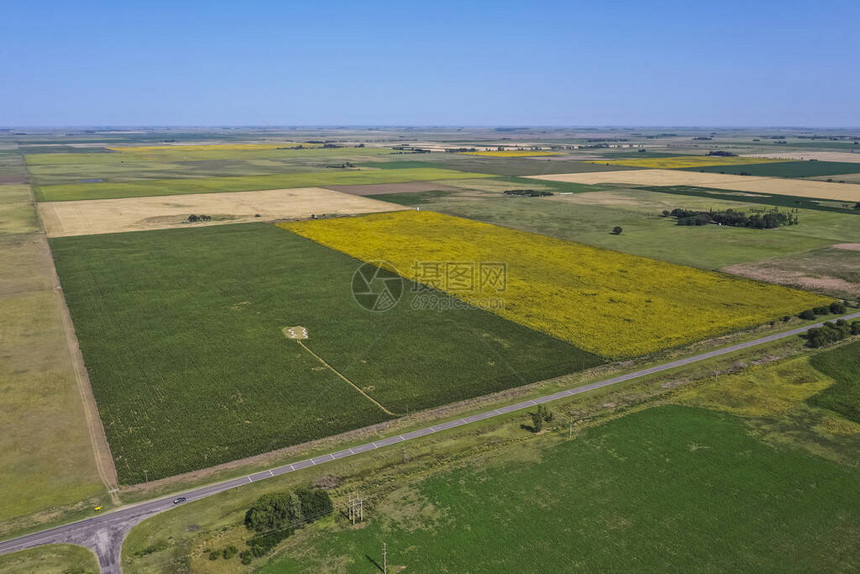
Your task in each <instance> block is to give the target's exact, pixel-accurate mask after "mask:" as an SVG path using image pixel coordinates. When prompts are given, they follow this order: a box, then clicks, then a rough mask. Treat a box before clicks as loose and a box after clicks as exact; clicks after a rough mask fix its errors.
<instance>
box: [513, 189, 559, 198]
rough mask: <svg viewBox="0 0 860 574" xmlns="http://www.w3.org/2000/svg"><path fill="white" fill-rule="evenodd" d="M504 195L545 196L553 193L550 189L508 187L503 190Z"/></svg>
mask: <svg viewBox="0 0 860 574" xmlns="http://www.w3.org/2000/svg"><path fill="white" fill-rule="evenodd" d="M505 195H521V196H523V197H546V196H548V195H554V194H553V192H551V191H539V190H536V189H508V190H505Z"/></svg>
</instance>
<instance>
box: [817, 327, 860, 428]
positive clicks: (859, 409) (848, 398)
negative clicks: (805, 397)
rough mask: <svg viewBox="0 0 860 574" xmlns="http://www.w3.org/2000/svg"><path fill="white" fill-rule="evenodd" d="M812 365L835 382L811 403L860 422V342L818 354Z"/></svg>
mask: <svg viewBox="0 0 860 574" xmlns="http://www.w3.org/2000/svg"><path fill="white" fill-rule="evenodd" d="M812 365H813V366H814V367H815V368H816V369H818V370H819V371H821V372H822V373H824V374H826V375H828V376H829V377H832V378H833V380H834V381H836V382H835V383H834V384H833V385H832V386H829V387H827V388H826V389H824V390H822V391H821V392H820V393H818V394H816V395H815V396H813V397H810V399H809V403H810V404H812V405H815V406H817V407H821V408H824V409H828V410H831V411H833V412H835V413H838V414H840V415H842V416H843V417H845V418H846V419H848V420H851V421H854V422H855V423H860V341H856V342H854V343H849V344H847V345H843V346H840V347H838V348H836V349H832V350H830V351H825V352H823V353H820V354H817V355H815V356H814V357H813V358H812Z"/></svg>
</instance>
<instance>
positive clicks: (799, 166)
mask: <svg viewBox="0 0 860 574" xmlns="http://www.w3.org/2000/svg"><path fill="white" fill-rule="evenodd" d="M687 169H691V170H696V171H702V172H705V173H727V174H734V175H757V176H762V177H817V176H822V175H832V176H839V175H842V174H849V173H853V174H857V173H860V163H849V162H841V163H839V162H834V161H790V162H773V163H762V162H758V161H757V162H755V163H752V164H740V165H718V166H702V167H693V168H687ZM834 179H841V178H839V177H834Z"/></svg>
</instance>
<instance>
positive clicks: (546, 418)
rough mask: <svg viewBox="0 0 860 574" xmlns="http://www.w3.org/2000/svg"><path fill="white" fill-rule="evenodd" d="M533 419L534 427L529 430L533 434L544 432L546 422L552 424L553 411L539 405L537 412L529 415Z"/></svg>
mask: <svg viewBox="0 0 860 574" xmlns="http://www.w3.org/2000/svg"><path fill="white" fill-rule="evenodd" d="M529 416H531V418H532V426H531V427H529V429H530V430H531V431H532V432H533V433H539V432H540V431H542V430H543V423H544V422H552V417H553V415H552V411H551V410H549V409H548V408H546V407H545V406H544V405H538V408H537V412H534V413H529Z"/></svg>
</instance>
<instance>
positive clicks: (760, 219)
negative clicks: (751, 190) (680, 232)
mask: <svg viewBox="0 0 860 574" xmlns="http://www.w3.org/2000/svg"><path fill="white" fill-rule="evenodd" d="M797 213H798V212H797V210H796V209H795V210H793V211H790V212H785V211H779V209H778V208H776V207H775V208H773V209H772V210H770V211H768V212H766V213H753V214H751V215H747V214H746V213H744V212H743V211H735V210H734V209H726V210H725V211H714V210H709V211H699V210H693V209H678V208H676V209H673V210H672V211H668V210H665V211H663V216H664V217H674V218H676V219H677V224H678V225H708V224H709V223H716V224H719V225H728V226H730V227H748V228H751V229H775V228H777V227H781V226H783V225H797V224H798V223H799V219H798V215H797Z"/></svg>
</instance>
